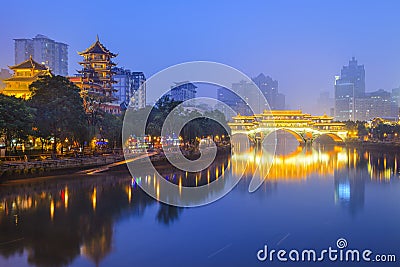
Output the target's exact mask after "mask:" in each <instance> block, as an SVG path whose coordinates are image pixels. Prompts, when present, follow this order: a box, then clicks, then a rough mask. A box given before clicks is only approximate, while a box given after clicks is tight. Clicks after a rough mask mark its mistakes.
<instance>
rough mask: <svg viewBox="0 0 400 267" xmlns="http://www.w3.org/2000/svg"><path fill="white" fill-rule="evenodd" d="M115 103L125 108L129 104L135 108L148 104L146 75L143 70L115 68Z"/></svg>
mask: <svg viewBox="0 0 400 267" xmlns="http://www.w3.org/2000/svg"><path fill="white" fill-rule="evenodd" d="M113 72H114V81H115V84H114V85H113V88H114V92H113V96H114V99H115V100H114V103H117V104H119V105H120V106H121V109H122V110H124V109H126V108H128V106H129V107H130V108H132V109H134V110H137V109H141V108H144V107H145V106H146V84H145V82H146V77H145V76H144V73H143V72H132V71H130V70H128V69H124V68H116V67H114V68H113Z"/></svg>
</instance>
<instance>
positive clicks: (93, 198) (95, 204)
mask: <svg viewBox="0 0 400 267" xmlns="http://www.w3.org/2000/svg"><path fill="white" fill-rule="evenodd" d="M96 206H97V189H96V187H95V188H93V192H92V207H93V210H96Z"/></svg>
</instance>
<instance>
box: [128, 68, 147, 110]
mask: <svg viewBox="0 0 400 267" xmlns="http://www.w3.org/2000/svg"><path fill="white" fill-rule="evenodd" d="M130 89H131V90H130V93H129V107H131V108H133V109H141V108H144V107H146V76H144V73H143V72H140V71H134V72H132V75H131V88H130Z"/></svg>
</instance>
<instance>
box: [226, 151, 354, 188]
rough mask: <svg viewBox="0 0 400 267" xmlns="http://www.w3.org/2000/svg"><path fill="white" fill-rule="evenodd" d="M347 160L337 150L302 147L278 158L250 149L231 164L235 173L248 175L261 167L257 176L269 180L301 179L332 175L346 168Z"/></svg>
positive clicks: (235, 155)
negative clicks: (311, 176)
mask: <svg viewBox="0 0 400 267" xmlns="http://www.w3.org/2000/svg"><path fill="white" fill-rule="evenodd" d="M348 160H349V158H348V155H347V153H346V152H345V151H343V150H342V149H340V148H336V147H334V148H333V149H331V150H326V151H322V150H317V149H314V148H311V147H308V148H305V147H299V148H296V149H295V150H294V151H293V152H292V153H289V154H288V155H275V156H273V155H271V154H268V153H262V152H261V150H259V151H257V150H255V149H253V148H251V149H249V150H248V151H247V152H245V153H235V154H234V155H233V156H232V165H233V166H234V168H233V172H234V174H240V173H241V172H243V170H244V173H245V174H246V175H251V174H252V173H254V172H255V171H256V170H257V167H258V170H257V172H258V174H259V175H260V176H261V177H264V178H265V179H268V180H302V179H306V178H307V177H309V176H310V175H312V174H314V173H315V174H319V175H320V176H322V177H323V176H329V175H331V176H333V175H334V171H335V170H336V169H341V168H345V167H346V166H347V162H348ZM246 163H247V164H248V165H247V166H246ZM269 164H271V168H268V166H269Z"/></svg>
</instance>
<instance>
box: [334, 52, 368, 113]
mask: <svg viewBox="0 0 400 267" xmlns="http://www.w3.org/2000/svg"><path fill="white" fill-rule="evenodd" d="M364 97H365V69H364V65H358V63H357V60H356V59H355V58H354V57H353V58H352V59H351V60H350V61H349V65H348V66H343V68H342V70H341V72H340V76H336V77H335V119H336V120H341V121H345V120H357V117H356V110H355V99H359V98H364Z"/></svg>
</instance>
